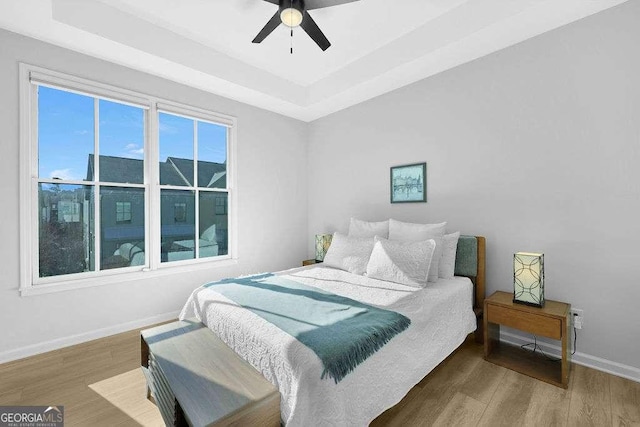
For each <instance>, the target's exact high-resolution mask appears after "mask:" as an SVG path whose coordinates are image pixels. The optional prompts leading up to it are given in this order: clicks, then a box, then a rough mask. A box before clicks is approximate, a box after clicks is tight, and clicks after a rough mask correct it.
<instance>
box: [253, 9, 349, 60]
mask: <svg viewBox="0 0 640 427" xmlns="http://www.w3.org/2000/svg"><path fill="white" fill-rule="evenodd" d="M264 1H266V2H268V3H273V4H277V5H278V11H277V12H276V13H275V14H274V15H273V17H272V18H271V19H270V20H269V22H267V25H265V26H264V28H262V30H260V32H259V33H258V35H257V36H256V38H255V39H253V43H260V42H262V40H264V39H265V38H267V36H268V35H269V34H271V33H272V32H273V30H275V29H276V28H277V27H278V26H279V25H280V24H284V25H286V26H287V27H290V28H291V29H292V30H291V31H292V35H293V28H294V27H297V26H300V27H302V29H303V30H304V31H305V32H306V33H307V34H308V35H309V37H311V39H313V41H314V42H316V44H317V45H318V46H320V49H322V50H327V49H328V48H329V46H331V43H330V42H329V40H328V39H327V37H326V36H325V35H324V34H323V33H322V31H321V30H320V27H318V24H316V21H314V20H313V18H311V15H309V12H308V11H309V10H314V9H321V8H324V7H330V6H338V5H340V4H344V3H351V2H354V1H359V0H306V1H305V0H264ZM292 53H293V51H292Z"/></svg>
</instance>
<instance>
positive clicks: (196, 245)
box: [193, 120, 200, 259]
mask: <svg viewBox="0 0 640 427" xmlns="http://www.w3.org/2000/svg"><path fill="white" fill-rule="evenodd" d="M193 187H194V191H193V197H194V198H195V203H194V205H193V206H195V207H194V209H195V212H194V214H195V216H194V218H195V224H194V225H195V227H194V230H195V231H194V232H195V236H194V238H193V250H194V256H195V258H196V259H198V258H200V198H199V197H198V196H199V194H200V193H198V121H197V120H194V121H193Z"/></svg>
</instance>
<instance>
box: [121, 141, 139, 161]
mask: <svg viewBox="0 0 640 427" xmlns="http://www.w3.org/2000/svg"><path fill="white" fill-rule="evenodd" d="M143 155H144V147H141V146H140V145H138V144H134V143H131V144H127V145H125V146H124V154H123V156H124V157H128V158H130V159H131V158H133V159H141V158H142V157H143Z"/></svg>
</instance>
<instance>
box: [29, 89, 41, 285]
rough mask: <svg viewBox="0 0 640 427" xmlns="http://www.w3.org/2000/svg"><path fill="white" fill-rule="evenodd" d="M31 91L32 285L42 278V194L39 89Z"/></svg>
mask: <svg viewBox="0 0 640 427" xmlns="http://www.w3.org/2000/svg"><path fill="white" fill-rule="evenodd" d="M30 86H31V87H30V89H31V97H30V99H31V100H32V103H31V105H29V107H30V112H29V114H30V116H31V141H30V142H31V153H32V156H33V157H32V158H31V159H30V174H29V176H30V178H31V180H30V183H29V184H30V185H31V194H32V197H31V204H32V206H31V209H30V212H29V214H30V218H31V222H30V225H31V227H30V228H31V248H32V250H31V254H32V257H33V265H32V266H31V275H32V276H31V281H30V282H31V283H33V281H34V280H35V279H37V278H39V277H40V250H39V244H40V241H39V240H40V237H39V235H40V215H41V212H40V192H39V188H40V185H39V182H38V87H37V86H34V85H30ZM34 210H35V212H36V215H33V211H34Z"/></svg>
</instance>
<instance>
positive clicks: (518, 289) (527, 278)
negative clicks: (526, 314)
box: [513, 252, 544, 307]
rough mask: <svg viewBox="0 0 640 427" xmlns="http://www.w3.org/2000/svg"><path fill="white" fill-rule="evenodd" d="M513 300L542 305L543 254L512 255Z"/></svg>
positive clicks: (520, 253)
mask: <svg viewBox="0 0 640 427" xmlns="http://www.w3.org/2000/svg"><path fill="white" fill-rule="evenodd" d="M513 302H517V303H520V304H527V305H533V306H535V307H543V306H544V254H538V253H531V252H518V253H516V254H514V255H513Z"/></svg>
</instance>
